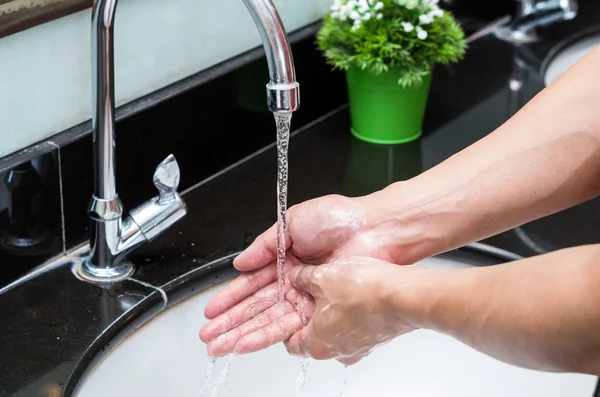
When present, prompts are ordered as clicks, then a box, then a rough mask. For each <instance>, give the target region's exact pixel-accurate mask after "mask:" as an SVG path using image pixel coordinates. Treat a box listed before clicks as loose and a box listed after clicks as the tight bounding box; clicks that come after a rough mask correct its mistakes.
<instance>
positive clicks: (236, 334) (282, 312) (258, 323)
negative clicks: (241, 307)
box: [208, 289, 314, 357]
mask: <svg viewBox="0 0 600 397" xmlns="http://www.w3.org/2000/svg"><path fill="white" fill-rule="evenodd" d="M286 299H287V300H286V301H285V302H282V303H276V304H275V305H274V306H272V307H271V308H269V309H267V310H265V311H264V312H263V313H261V314H259V315H257V316H256V317H254V318H253V319H251V320H250V321H248V322H246V323H244V324H241V325H240V326H238V327H236V328H233V329H232V330H230V331H229V332H227V333H225V334H222V335H220V336H218V337H216V338H215V339H213V340H212V341H211V342H210V343H209V344H208V351H209V354H210V355H211V356H213V357H221V356H224V355H227V354H229V353H232V352H233V351H234V349H235V352H236V353H238V354H247V353H252V352H255V351H258V350H261V349H265V348H267V347H269V346H271V345H272V344H275V343H279V342H281V341H284V340H286V339H288V338H289V337H290V336H291V335H293V334H294V333H295V332H296V331H298V329H300V328H301V327H302V326H303V325H305V324H306V323H307V322H308V321H309V320H310V318H311V317H312V314H313V312H314V301H313V300H312V299H310V298H309V297H306V296H304V295H303V294H301V293H299V292H298V291H296V290H294V289H291V290H289V291H288V292H287V294H286ZM298 320H299V321H300V324H299V323H298ZM253 334H254V335H253Z"/></svg>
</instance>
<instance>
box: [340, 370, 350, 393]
mask: <svg viewBox="0 0 600 397" xmlns="http://www.w3.org/2000/svg"><path fill="white" fill-rule="evenodd" d="M343 378H344V384H343V385H342V392H341V393H340V397H348V392H347V391H348V366H347V365H346V366H344V375H343Z"/></svg>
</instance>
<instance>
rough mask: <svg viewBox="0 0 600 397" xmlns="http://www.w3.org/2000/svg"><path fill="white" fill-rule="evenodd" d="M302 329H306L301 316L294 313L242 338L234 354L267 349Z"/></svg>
mask: <svg viewBox="0 0 600 397" xmlns="http://www.w3.org/2000/svg"><path fill="white" fill-rule="evenodd" d="M302 327H304V324H303V323H302V320H301V318H300V315H299V314H298V313H297V312H296V311H293V312H292V313H289V314H286V315H285V316H283V317H281V318H279V319H278V320H277V321H274V322H272V323H269V324H268V325H266V326H265V327H263V328H260V329H258V330H257V331H255V332H252V333H250V334H248V335H246V336H244V337H242V338H241V339H240V340H239V341H238V342H237V343H236V344H235V348H234V352H235V353H236V354H249V353H254V352H257V351H259V350H263V349H266V348H268V347H270V346H273V345H275V344H277V343H280V342H283V341H285V340H287V339H288V338H289V337H290V336H292V335H293V334H294V333H295V332H297V331H298V330H300V329H302Z"/></svg>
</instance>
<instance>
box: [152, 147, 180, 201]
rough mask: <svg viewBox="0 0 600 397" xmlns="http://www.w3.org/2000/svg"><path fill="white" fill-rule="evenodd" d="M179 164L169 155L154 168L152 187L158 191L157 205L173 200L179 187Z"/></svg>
mask: <svg viewBox="0 0 600 397" xmlns="http://www.w3.org/2000/svg"><path fill="white" fill-rule="evenodd" d="M179 176H180V172H179V164H177V160H175V156H173V155H172V154H170V155H169V156H168V157H167V158H166V159H164V160H163V161H162V163H160V164H159V165H158V167H156V171H155V172H154V180H153V182H154V186H156V189H158V193H159V196H158V203H159V204H166V203H169V202H172V201H174V200H175V195H176V194H177V188H178V187H179Z"/></svg>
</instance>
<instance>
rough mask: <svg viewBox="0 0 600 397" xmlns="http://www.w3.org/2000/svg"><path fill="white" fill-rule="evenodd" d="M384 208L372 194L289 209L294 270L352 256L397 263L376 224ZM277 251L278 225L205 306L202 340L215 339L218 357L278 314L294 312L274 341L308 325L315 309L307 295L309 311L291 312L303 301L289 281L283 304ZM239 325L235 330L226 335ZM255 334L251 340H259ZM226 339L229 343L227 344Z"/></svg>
mask: <svg viewBox="0 0 600 397" xmlns="http://www.w3.org/2000/svg"><path fill="white" fill-rule="evenodd" d="M378 208H379V206H378V205H377V203H376V202H374V201H371V199H370V198H368V197H367V198H358V199H352V198H347V197H342V196H337V195H330V196H325V197H322V198H318V199H314V200H310V201H307V202H304V203H302V204H299V205H296V206H293V207H291V208H290V209H289V211H288V212H287V225H288V238H287V241H286V247H287V255H286V258H287V259H286V263H287V265H288V266H287V267H288V269H289V268H290V267H291V266H293V265H298V264H317V265H318V264H321V263H328V262H333V261H335V260H338V259H341V258H348V257H351V256H368V257H373V258H378V259H382V260H386V261H392V260H393V247H392V246H391V245H390V244H388V242H387V240H386V238H383V237H382V236H379V235H378V234H377V231H376V230H375V229H374V227H373V225H374V223H375V222H373V220H374V219H376V218H377V217H378V216H379V215H380V213H381V210H379V209H378ZM276 252H277V225H273V226H272V227H271V228H270V229H269V230H267V231H266V232H265V233H263V234H262V235H261V236H259V237H258V238H257V239H256V240H255V241H254V243H253V244H252V245H251V246H250V247H248V249H247V250H246V251H244V252H243V253H242V254H240V255H239V256H238V257H237V258H236V260H235V262H234V265H235V267H236V268H238V269H239V270H242V271H244V272H245V273H244V274H243V275H241V276H240V277H239V278H238V279H236V280H234V281H233V282H232V283H230V284H229V285H228V286H227V287H226V288H225V289H224V290H223V291H221V292H220V293H218V294H217V295H216V296H215V297H214V298H213V299H212V300H211V301H210V302H209V303H208V305H207V306H206V308H205V316H206V317H207V318H208V319H210V320H211V321H210V322H209V323H208V324H207V325H206V326H204V327H203V329H202V330H201V332H200V338H201V339H202V340H203V341H204V342H205V343H209V352H211V353H214V354H217V353H218V354H217V355H224V354H227V353H230V352H231V351H232V350H233V349H234V346H235V344H236V343H237V341H238V340H239V339H242V338H243V337H245V336H246V335H249V334H251V333H254V332H255V331H257V330H259V329H261V327H264V326H267V325H268V324H271V322H269V321H267V319H269V318H274V317H273V316H275V313H279V314H282V315H284V316H288V318H287V320H289V321H286V322H284V323H278V324H280V325H281V326H282V327H283V328H281V329H278V333H277V337H276V338H274V337H272V336H269V338H268V339H269V340H271V341H281V340H285V339H287V338H289V337H290V336H291V335H292V334H293V333H294V332H296V331H297V330H298V329H299V327H301V326H302V325H303V324H302V321H301V320H302V319H301V317H302V316H304V317H306V318H309V315H310V312H311V308H310V304H309V303H310V299H307V298H303V299H302V302H308V303H307V304H304V305H301V306H302V307H304V309H303V310H304V311H306V313H304V314H302V315H301V316H300V315H299V314H298V313H296V316H295V317H294V313H292V312H290V310H291V309H292V308H297V307H298V305H299V302H298V299H297V296H298V294H297V292H296V291H294V290H293V288H291V287H290V286H289V285H286V301H287V303H288V304H286V305H282V304H281V303H280V304H277V300H276V294H275V291H276V289H277V270H276V269H277V268H276V266H277V265H276V263H275V258H276ZM288 296H289V297H288ZM275 306H277V307H275ZM282 306H285V307H282ZM258 315H261V316H260V321H258V320H254V321H253V323H252V324H250V325H246V324H245V325H244V327H238V326H240V325H241V324H244V323H245V322H247V321H248V320H250V319H254V318H255V317H256V316H258ZM291 317H294V318H293V319H292V318H291ZM236 327H237V328H236ZM257 327H259V328H257ZM234 329H235V332H233V333H229V334H228V335H227V336H225V335H223V334H225V333H228V332H229V331H231V330H234ZM265 331H266V332H267V333H269V332H271V330H268V329H267V330H265ZM255 335H256V334H255ZM255 335H254V336H252V337H251V338H256V336H255ZM217 338H219V339H218V340H217ZM227 338H229V339H227ZM236 338H237V339H236ZM226 339H227V340H228V342H227V343H223V342H224V340H226ZM249 339H250V338H247V339H246V341H248V340H249ZM246 341H243V343H241V344H240V345H239V346H238V348H239V349H236V351H237V353H240V354H243V353H244V352H250V351H247V350H246V349H245V348H243V346H244V345H245V343H246ZM271 344H273V343H271ZM250 345H252V346H254V345H256V344H255V343H250ZM217 346H218V347H217Z"/></svg>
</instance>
